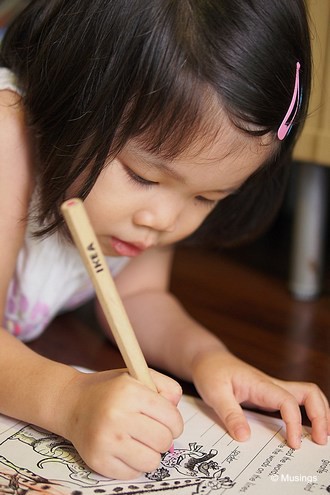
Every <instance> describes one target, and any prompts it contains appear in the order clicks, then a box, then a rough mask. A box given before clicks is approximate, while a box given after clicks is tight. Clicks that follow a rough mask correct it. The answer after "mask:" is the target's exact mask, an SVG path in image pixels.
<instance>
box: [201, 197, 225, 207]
mask: <svg viewBox="0 0 330 495" xmlns="http://www.w3.org/2000/svg"><path fill="white" fill-rule="evenodd" d="M195 200H196V201H198V202H199V203H200V204H203V205H205V206H208V207H209V208H212V207H213V206H215V205H216V204H217V203H218V201H219V200H217V199H207V198H204V196H196V198H195Z"/></svg>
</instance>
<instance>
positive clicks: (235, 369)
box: [193, 350, 330, 449]
mask: <svg viewBox="0 0 330 495" xmlns="http://www.w3.org/2000/svg"><path fill="white" fill-rule="evenodd" d="M193 379H194V383H195V386H196V388H197V390H198V392H199V394H200V395H201V397H202V399H203V400H204V401H205V402H206V403H207V404H208V405H209V406H211V407H212V408H213V409H214V410H215V412H216V413H217V414H218V416H219V417H220V419H221V420H222V422H223V423H224V425H225V427H226V428H227V429H228V431H229V433H230V435H231V436H232V437H233V438H235V439H236V440H238V441H244V440H247V439H248V438H249V436H250V428H249V425H248V423H247V420H246V418H245V416H244V413H243V411H242V408H241V406H240V404H243V405H246V406H250V407H251V406H254V407H258V408H261V409H264V410H268V411H270V410H272V411H274V410H279V411H280V412H281V416H282V418H283V420H284V422H285V424H286V429H287V442H288V445H289V446H290V447H292V448H295V449H297V448H299V447H300V444H301V433H302V425H301V414H300V409H299V406H304V407H305V409H306V413H307V416H308V417H309V419H310V421H311V423H312V438H313V440H314V441H315V442H316V443H319V444H325V443H327V436H328V435H329V434H330V413H329V403H328V401H327V399H326V397H325V395H324V394H323V392H322V391H321V390H320V389H319V387H318V386H317V385H315V384H313V383H304V382H288V381H283V380H278V379H276V378H273V377H271V376H268V375H266V374H265V373H262V372H261V371H259V370H257V369H256V368H253V367H252V366H250V365H248V364H246V363H244V362H243V361H241V360H240V359H238V358H236V357H235V356H233V355H232V354H230V353H229V352H228V351H224V350H214V351H209V352H205V353H204V354H202V355H200V356H197V357H196V358H195V360H194V362H193Z"/></svg>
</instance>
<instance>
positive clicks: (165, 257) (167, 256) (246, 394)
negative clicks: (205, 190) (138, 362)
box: [116, 249, 330, 448]
mask: <svg viewBox="0 0 330 495" xmlns="http://www.w3.org/2000/svg"><path fill="white" fill-rule="evenodd" d="M170 266H171V251H170V250H166V249H163V250H158V251H157V250H154V251H149V252H148V251H147V252H145V253H143V254H142V255H141V256H139V257H138V258H135V259H134V260H132V261H131V262H130V263H129V264H128V265H127V267H126V268H125V269H124V270H123V272H122V273H120V274H119V276H118V277H117V278H116V283H117V286H118V289H119V291H120V293H121V295H122V297H123V299H124V303H125V306H126V308H127V311H128V314H129V317H130V319H131V322H132V324H133V327H134V329H135V331H136V333H137V336H138V339H139V341H140V344H141V347H142V349H143V352H144V354H145V356H146V359H147V360H148V361H149V363H150V364H151V365H152V366H157V367H160V368H161V369H165V370H167V371H169V372H170V373H172V374H174V375H176V376H178V377H180V378H183V379H186V380H189V381H193V382H194V384H195V386H196V388H197V390H198V391H199V393H200V395H201V397H202V398H203V399H204V401H205V402H206V403H207V404H209V405H210V406H212V407H213V408H214V410H215V411H216V412H217V414H218V415H219V417H220V418H221V419H222V421H223V422H224V424H225V426H226V427H227V428H228V430H229V432H230V433H231V435H232V436H233V437H234V438H236V439H238V440H245V439H247V438H248V436H249V434H250V429H249V426H248V424H247V421H246V419H245V417H244V414H243V411H242V409H241V406H240V404H246V405H254V406H257V407H260V408H263V409H271V410H280V412H281V415H282V418H283V419H284V421H285V423H286V426H287V437H288V442H289V444H290V446H292V447H294V448H298V447H299V446H300V437H301V414H300V409H299V406H300V405H303V406H305V408H306V412H307V414H308V416H309V418H310V420H311V422H312V435H313V439H314V440H315V441H316V442H317V443H321V444H323V443H326V441H327V434H328V433H329V432H330V426H329V404H328V401H327V399H326V398H325V396H324V394H323V393H322V392H321V390H320V389H319V388H318V387H317V386H316V385H314V384H309V383H303V382H301V383H298V382H286V381H283V380H278V379H275V378H273V377H270V376H268V375H266V374H265V373H262V372H261V371H259V370H257V369H256V368H253V367H252V366H249V365H248V364H246V363H244V362H243V361H241V360H239V359H238V358H236V357H235V356H233V355H232V354H231V353H230V352H229V351H228V349H226V347H225V346H224V345H223V344H222V342H221V341H220V340H219V339H218V338H217V337H216V336H215V335H213V334H212V333H211V332H209V331H208V330H207V329H206V328H204V327H203V326H202V325H200V324H199V323H198V322H196V321H195V320H193V319H192V318H191V317H190V316H189V315H188V314H187V312H186V311H185V310H184V308H183V307H182V306H181V305H180V303H179V302H178V301H177V300H176V299H175V297H173V296H172V295H171V294H170V293H169V292H168V285H169V271H170Z"/></svg>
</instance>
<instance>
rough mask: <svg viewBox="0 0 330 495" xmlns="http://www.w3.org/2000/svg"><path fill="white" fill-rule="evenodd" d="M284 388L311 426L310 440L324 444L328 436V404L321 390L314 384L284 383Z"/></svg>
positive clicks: (329, 422)
mask: <svg viewBox="0 0 330 495" xmlns="http://www.w3.org/2000/svg"><path fill="white" fill-rule="evenodd" d="M284 384H285V385H284V386H285V387H286V389H287V390H288V391H290V392H291V393H292V395H294V396H295V397H296V399H297V401H298V403H299V404H300V405H301V406H304V407H305V410H306V414H307V416H308V418H309V419H310V421H311V424H312V439H313V440H314V441H315V442H316V443H319V444H322V445H324V444H326V443H327V440H328V435H329V434H330V409H329V402H328V400H327V398H326V396H325V395H324V393H323V392H322V390H321V389H320V388H319V387H318V386H317V385H315V384H314V383H296V382H284Z"/></svg>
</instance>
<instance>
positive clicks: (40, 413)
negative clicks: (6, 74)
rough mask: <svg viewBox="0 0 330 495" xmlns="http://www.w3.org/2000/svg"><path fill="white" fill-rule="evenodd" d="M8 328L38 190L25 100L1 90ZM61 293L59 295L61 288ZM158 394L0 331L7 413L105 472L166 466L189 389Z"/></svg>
mask: <svg viewBox="0 0 330 495" xmlns="http://www.w3.org/2000/svg"><path fill="white" fill-rule="evenodd" d="M0 150H1V153H0V245H1V255H0V327H1V326H2V321H3V319H4V318H3V316H4V310H5V304H6V296H7V291H8V286H9V282H10V280H11V278H12V276H13V274H14V270H15V265H16V262H17V256H18V253H19V250H20V248H21V247H22V244H23V240H24V235H25V229H26V217H27V213H28V208H29V202H30V197H31V192H32V189H33V179H32V166H31V158H30V157H31V143H30V139H29V136H28V132H27V130H26V127H25V122H24V113H23V111H22V108H21V107H20V104H19V98H18V96H17V95H16V94H15V93H13V92H10V91H0ZM54 290H56V288H54ZM153 380H154V382H155V384H156V387H157V390H158V393H155V392H153V391H151V390H149V389H147V388H146V387H144V386H142V385H141V384H140V383H138V382H137V381H136V380H133V379H132V378H130V377H129V376H128V374H127V373H126V372H125V370H124V371H108V372H104V373H91V374H84V373H80V372H78V371H77V370H75V369H73V368H71V367H69V366H65V365H63V364H59V363H56V362H53V361H51V360H49V359H46V358H44V357H42V356H39V355H38V354H36V353H35V352H33V351H32V350H30V349H29V348H27V347H26V346H25V345H24V344H23V343H22V342H20V341H18V340H17V339H16V338H15V337H13V336H12V335H10V334H9V333H8V332H7V331H6V330H5V329H4V328H0V413H3V414H6V415H8V416H13V417H15V418H18V419H20V420H23V421H26V422H28V423H33V424H36V425H38V426H40V427H42V428H45V429H47V430H50V431H53V432H54V433H57V434H59V435H62V436H63V437H65V438H68V439H69V440H71V441H72V443H73V444H74V445H75V447H76V448H77V450H78V452H79V453H80V455H81V456H82V458H83V459H84V460H85V462H86V463H87V464H88V465H89V466H90V467H91V468H93V469H95V470H96V471H98V472H99V473H101V474H103V475H105V476H109V477H115V478H122V479H125V478H133V477H135V476H137V475H138V474H140V472H147V471H151V470H153V469H155V468H156V467H158V465H159V462H160V458H161V453H162V452H165V451H166V450H168V449H169V447H170V446H171V444H172V442H173V438H175V437H177V436H178V435H179V434H180V433H181V431H182V418H181V416H180V414H179V411H178V409H177V407H176V404H177V402H178V401H179V398H180V394H181V389H180V387H179V385H178V384H177V383H176V382H174V381H173V380H170V379H168V378H167V377H165V376H163V375H160V374H158V373H156V372H154V374H153Z"/></svg>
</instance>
